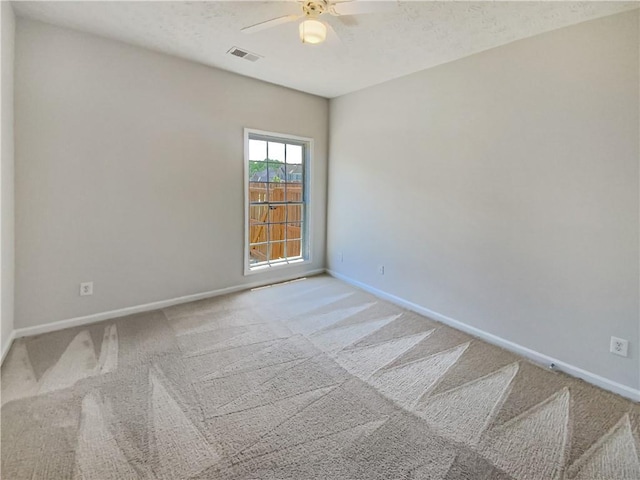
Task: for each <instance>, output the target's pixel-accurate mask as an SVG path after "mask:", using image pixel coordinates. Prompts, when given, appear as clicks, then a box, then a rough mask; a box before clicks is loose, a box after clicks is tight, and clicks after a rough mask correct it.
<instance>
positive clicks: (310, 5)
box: [302, 0, 327, 17]
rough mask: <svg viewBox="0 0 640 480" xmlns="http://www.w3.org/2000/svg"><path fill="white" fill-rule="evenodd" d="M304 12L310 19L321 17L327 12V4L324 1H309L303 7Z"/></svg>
mask: <svg viewBox="0 0 640 480" xmlns="http://www.w3.org/2000/svg"><path fill="white" fill-rule="evenodd" d="M302 11H303V12H304V14H305V15H306V16H308V17H319V16H320V15H322V14H323V13H324V12H326V11H327V2H326V1H324V0H318V1H314V0H308V1H306V2H304V4H303V5H302Z"/></svg>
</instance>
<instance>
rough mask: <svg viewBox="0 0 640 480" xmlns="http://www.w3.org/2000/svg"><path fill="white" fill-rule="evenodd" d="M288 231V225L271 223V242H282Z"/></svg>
mask: <svg viewBox="0 0 640 480" xmlns="http://www.w3.org/2000/svg"><path fill="white" fill-rule="evenodd" d="M285 231H286V225H285V224H284V223H270V224H269V241H270V242H281V241H283V240H284V239H285V238H284V235H285Z"/></svg>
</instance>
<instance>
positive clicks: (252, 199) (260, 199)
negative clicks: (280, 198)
mask: <svg viewBox="0 0 640 480" xmlns="http://www.w3.org/2000/svg"><path fill="white" fill-rule="evenodd" d="M267 185H268V184H267V183H261V182H249V203H265V202H268V201H269V191H268V189H267Z"/></svg>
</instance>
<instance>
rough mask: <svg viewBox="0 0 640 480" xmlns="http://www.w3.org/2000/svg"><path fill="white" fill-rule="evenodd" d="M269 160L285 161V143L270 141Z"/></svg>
mask: <svg viewBox="0 0 640 480" xmlns="http://www.w3.org/2000/svg"><path fill="white" fill-rule="evenodd" d="M268 153H269V160H276V161H278V162H280V163H284V143H277V142H269V152H268Z"/></svg>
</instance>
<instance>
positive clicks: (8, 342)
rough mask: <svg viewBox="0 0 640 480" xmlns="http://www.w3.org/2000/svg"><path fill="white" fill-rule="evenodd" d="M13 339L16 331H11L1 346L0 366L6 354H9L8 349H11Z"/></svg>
mask: <svg viewBox="0 0 640 480" xmlns="http://www.w3.org/2000/svg"><path fill="white" fill-rule="evenodd" d="M15 338H16V331H15V330H11V333H10V334H9V338H8V339H7V340H6V341H5V342H4V344H3V345H2V353H0V365H2V363H3V362H4V357H6V356H7V353H9V349H10V348H11V344H12V343H13V340H14V339H15Z"/></svg>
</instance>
